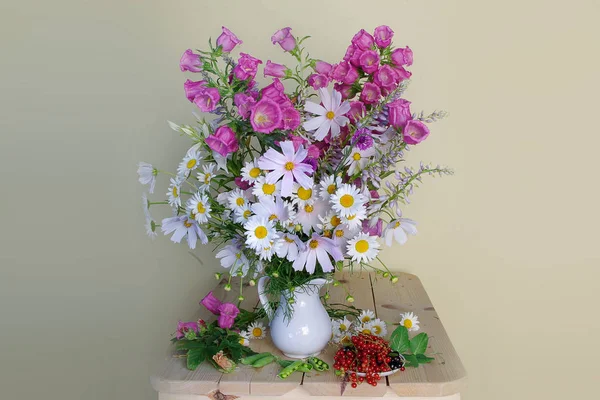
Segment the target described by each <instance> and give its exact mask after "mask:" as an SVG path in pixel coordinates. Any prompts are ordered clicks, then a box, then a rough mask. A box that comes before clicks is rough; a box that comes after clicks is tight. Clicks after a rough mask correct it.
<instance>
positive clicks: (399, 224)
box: [383, 218, 417, 246]
mask: <svg viewBox="0 0 600 400" xmlns="http://www.w3.org/2000/svg"><path fill="white" fill-rule="evenodd" d="M416 234H417V223H416V222H415V221H413V220H412V219H408V218H399V219H396V220H394V221H392V222H390V223H389V224H388V226H387V227H386V228H385V232H384V234H383V236H384V237H385V244H387V245H388V246H391V245H392V241H393V240H395V241H396V242H398V243H400V244H404V243H406V241H407V240H408V235H416Z"/></svg>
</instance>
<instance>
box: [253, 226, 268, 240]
mask: <svg viewBox="0 0 600 400" xmlns="http://www.w3.org/2000/svg"><path fill="white" fill-rule="evenodd" d="M254 235H255V236H256V237H257V238H259V239H264V238H265V237H267V228H265V227H264V226H259V227H257V228H256V229H254Z"/></svg>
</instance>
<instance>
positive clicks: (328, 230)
mask: <svg viewBox="0 0 600 400" xmlns="http://www.w3.org/2000/svg"><path fill="white" fill-rule="evenodd" d="M323 236H325V237H328V238H331V230H330V229H325V230H324V231H323Z"/></svg>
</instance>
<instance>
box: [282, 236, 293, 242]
mask: <svg viewBox="0 0 600 400" xmlns="http://www.w3.org/2000/svg"><path fill="white" fill-rule="evenodd" d="M283 240H285V241H286V242H288V243H294V239H290V238H289V237H287V236H284V237H283Z"/></svg>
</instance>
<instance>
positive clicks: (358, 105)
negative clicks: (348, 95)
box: [347, 101, 366, 122]
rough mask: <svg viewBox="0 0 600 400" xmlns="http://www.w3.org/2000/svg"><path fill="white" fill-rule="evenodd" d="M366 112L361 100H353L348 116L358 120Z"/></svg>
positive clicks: (353, 120) (352, 119) (354, 120)
mask: <svg viewBox="0 0 600 400" xmlns="http://www.w3.org/2000/svg"><path fill="white" fill-rule="evenodd" d="M365 113H366V108H365V105H364V104H363V103H362V102H361V101H351V102H350V111H348V114H347V115H348V118H350V121H352V122H356V121H358V120H360V119H361V118H362V117H363V116H364V115H365Z"/></svg>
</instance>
